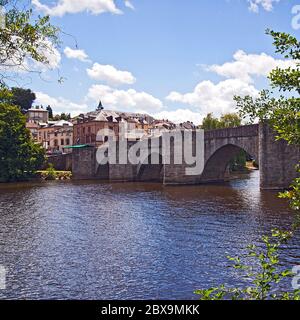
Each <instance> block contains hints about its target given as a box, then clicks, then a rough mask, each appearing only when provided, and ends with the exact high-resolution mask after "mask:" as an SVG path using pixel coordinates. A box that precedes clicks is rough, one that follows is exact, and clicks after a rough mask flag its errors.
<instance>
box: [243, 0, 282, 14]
mask: <svg viewBox="0 0 300 320" xmlns="http://www.w3.org/2000/svg"><path fill="white" fill-rule="evenodd" d="M279 1H280V0H248V2H249V10H250V11H252V12H258V11H259V8H260V7H262V8H263V9H265V10H266V11H272V10H273V4H274V3H277V2H279Z"/></svg>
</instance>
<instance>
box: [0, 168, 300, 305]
mask: <svg viewBox="0 0 300 320" xmlns="http://www.w3.org/2000/svg"><path fill="white" fill-rule="evenodd" d="M258 176H259V173H258V172H252V173H251V174H250V175H248V176H246V177H245V178H244V179H241V180H234V181H231V182H230V183H227V184H220V185H205V186H204V185H202V186H168V187H166V186H162V185H160V184H142V183H138V184H134V183H124V184H123V183H114V184H109V183H99V182H93V181H84V182H75V181H66V182H45V183H33V184H30V185H28V184H9V185H1V186H0V265H2V266H4V267H5V268H6V289H5V290H0V299H1V298H2V299H3V298H4V299H7V298H13V299H29V298H31V299H196V298H197V296H195V295H194V294H193V291H194V290H196V289H199V288H207V287H209V286H215V285H218V284H221V283H226V284H228V285H234V286H236V285H239V284H241V283H244V281H246V280H245V279H243V278H241V275H240V273H239V272H237V271H234V270H232V269H230V268H228V267H227V266H228V261H227V259H226V255H228V254H230V255H232V256H234V255H237V254H240V253H241V250H243V248H245V247H246V246H247V245H248V244H249V243H256V244H258V245H260V244H261V242H260V239H259V237H260V235H262V234H264V233H265V232H267V231H269V230H270V229H271V228H272V227H286V226H289V224H290V223H291V222H292V218H293V213H292V212H291V211H290V210H289V209H288V206H287V204H286V203H285V202H284V200H280V199H278V198H277V196H276V192H270V191H260V190H259V177H258ZM299 258H300V248H299V237H298V236H296V237H295V239H294V240H293V241H292V242H291V243H290V244H289V245H288V248H287V249H286V250H284V252H283V253H282V262H283V265H284V266H285V267H288V268H292V267H293V266H294V265H297V264H300V259H299ZM284 286H286V289H291V288H290V286H291V285H290V282H286V283H285V284H284Z"/></svg>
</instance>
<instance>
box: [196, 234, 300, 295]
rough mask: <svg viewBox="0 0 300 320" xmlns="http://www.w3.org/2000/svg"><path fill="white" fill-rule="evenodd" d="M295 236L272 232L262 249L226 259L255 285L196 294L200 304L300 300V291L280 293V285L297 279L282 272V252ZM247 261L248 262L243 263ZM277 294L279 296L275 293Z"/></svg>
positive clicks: (199, 291) (212, 289)
mask: <svg viewBox="0 0 300 320" xmlns="http://www.w3.org/2000/svg"><path fill="white" fill-rule="evenodd" d="M291 236H292V232H290V231H280V230H278V229H274V230H272V234H271V235H270V236H263V237H262V242H263V247H258V246H256V245H249V246H248V247H247V253H246V254H244V255H242V256H241V257H230V256H229V257H227V258H228V259H229V260H230V261H231V263H232V265H231V267H232V268H234V269H236V270H240V271H241V272H243V275H244V278H245V279H252V285H251V286H248V287H245V288H227V287H226V286H225V285H221V286H219V287H214V288H209V289H204V290H197V291H195V294H197V295H199V297H200V299H201V300H221V299H231V300H300V290H294V291H291V292H285V291H280V290H279V289H278V284H279V283H280V282H281V281H283V280H284V279H285V278H287V277H291V276H294V274H293V273H292V272H291V271H289V270H281V268H280V264H279V250H280V249H281V247H282V246H283V245H284V244H285V243H286V242H287V241H288V240H289V239H290V238H291ZM244 261H246V262H244ZM275 292H276V293H275Z"/></svg>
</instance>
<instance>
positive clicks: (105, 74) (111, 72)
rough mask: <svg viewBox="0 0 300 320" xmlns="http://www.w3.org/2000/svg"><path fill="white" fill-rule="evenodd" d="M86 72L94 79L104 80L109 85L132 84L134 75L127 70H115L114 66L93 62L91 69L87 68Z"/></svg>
mask: <svg viewBox="0 0 300 320" xmlns="http://www.w3.org/2000/svg"><path fill="white" fill-rule="evenodd" d="M87 74H88V75H89V77H90V78H92V79H94V80H100V81H105V82H107V83H108V84H111V85H119V84H133V83H135V81H136V79H135V77H134V76H133V75H132V74H131V73H130V72H128V71H121V70H117V69H116V68H115V67H114V66H110V65H102V64H99V63H94V65H93V67H92V68H91V69H87Z"/></svg>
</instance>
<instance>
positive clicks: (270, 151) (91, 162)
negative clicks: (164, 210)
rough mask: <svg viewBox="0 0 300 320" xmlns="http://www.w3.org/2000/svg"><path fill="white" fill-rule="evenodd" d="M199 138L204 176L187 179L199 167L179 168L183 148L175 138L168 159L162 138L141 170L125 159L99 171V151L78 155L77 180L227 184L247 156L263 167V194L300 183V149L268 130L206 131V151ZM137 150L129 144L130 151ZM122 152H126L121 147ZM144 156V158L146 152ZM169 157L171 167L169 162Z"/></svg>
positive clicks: (251, 127) (75, 156) (254, 127)
mask: <svg viewBox="0 0 300 320" xmlns="http://www.w3.org/2000/svg"><path fill="white" fill-rule="evenodd" d="M182 134H183V133H182ZM195 137H196V133H195V132H194V133H193V138H192V139H191V142H192V143H191V145H192V152H193V154H195V150H196V148H199V149H200V150H204V168H203V171H202V173H201V174H197V175H189V174H187V168H192V167H193V165H190V164H187V163H186V162H185V160H184V159H181V160H183V161H181V164H177V163H178V162H176V160H175V158H176V157H174V150H175V148H176V146H177V144H176V139H175V138H174V139H173V140H172V138H171V140H170V148H169V151H168V153H169V154H167V155H166V154H164V152H165V151H164V150H163V148H162V145H163V143H162V141H163V137H160V138H156V139H157V141H155V139H152V140H151V142H150V140H149V141H148V142H147V144H146V147H144V149H148V150H144V151H147V152H148V154H147V152H146V157H145V159H144V160H139V162H138V163H135V164H131V163H129V164H122V163H123V162H122V161H120V159H116V160H117V161H116V163H115V164H108V163H106V164H103V165H99V164H98V162H97V160H96V158H97V156H96V152H97V151H96V149H95V148H94V147H87V148H84V149H74V150H73V161H72V162H73V175H74V178H75V179H76V178H77V179H99V180H110V181H153V182H154V181H155V182H161V183H164V184H167V185H171V184H200V183H213V182H222V181H225V180H226V176H227V175H226V173H227V168H228V164H229V162H230V160H232V159H233V158H234V157H235V156H236V155H237V154H238V153H239V152H240V151H241V150H244V151H246V152H247V153H248V154H249V155H250V156H251V157H252V158H254V159H255V160H256V161H257V162H258V163H259V168H260V185H261V188H262V189H282V188H287V187H288V186H289V185H290V183H291V181H292V179H294V178H295V177H296V171H295V165H296V164H297V163H298V161H299V160H300V149H299V148H296V147H293V146H289V145H288V144H287V143H286V142H285V141H276V140H275V136H274V133H273V132H272V130H271V129H270V128H269V126H268V125H266V124H255V125H248V126H240V127H236V128H228V129H218V130H211V131H205V132H204V145H203V143H202V145H201V143H200V142H199V140H198V139H195ZM152 141H154V142H152ZM135 144H136V143H135V142H129V143H128V146H127V147H128V148H130V147H132V146H133V145H135ZM184 147H185V146H184V144H182V146H180V148H182V150H184ZM117 148H121V147H120V146H119V144H118V146H117ZM201 148H202V149H201ZM140 153H143V150H142V148H141V150H140ZM139 155H140V154H139ZM168 157H169V158H170V160H171V161H170V162H166V161H165V159H166V158H168ZM181 157H182V156H181ZM150 158H151V159H156V162H155V163H156V164H151V163H153V161H150ZM183 158H184V157H183ZM177 160H178V159H177ZM179 163H180V162H179Z"/></svg>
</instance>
